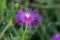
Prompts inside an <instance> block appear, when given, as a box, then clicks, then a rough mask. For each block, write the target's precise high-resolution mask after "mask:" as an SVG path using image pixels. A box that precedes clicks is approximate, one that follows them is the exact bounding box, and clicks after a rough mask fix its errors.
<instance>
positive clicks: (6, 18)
mask: <svg viewBox="0 0 60 40" xmlns="http://www.w3.org/2000/svg"><path fill="white" fill-rule="evenodd" d="M27 8H33V9H37V12H38V13H40V15H41V16H42V20H41V21H40V23H39V24H38V25H37V27H33V28H29V29H28V30H27V34H26V36H25V40H49V38H50V37H51V36H52V35H53V34H55V33H60V0H0V40H21V39H20V37H21V36H22V32H23V30H24V29H25V28H23V27H22V26H23V25H17V24H14V23H13V20H14V15H15V13H16V12H17V11H18V10H21V9H27Z"/></svg>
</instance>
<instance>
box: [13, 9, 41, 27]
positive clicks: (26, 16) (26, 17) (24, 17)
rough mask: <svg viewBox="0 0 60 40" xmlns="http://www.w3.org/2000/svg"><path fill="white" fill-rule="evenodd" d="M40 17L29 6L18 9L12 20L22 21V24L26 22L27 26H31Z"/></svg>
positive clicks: (19, 22)
mask: <svg viewBox="0 0 60 40" xmlns="http://www.w3.org/2000/svg"><path fill="white" fill-rule="evenodd" d="M40 19H41V16H40V14H38V13H37V12H36V10H32V8H29V9H27V10H25V11H23V10H19V11H18V12H17V13H16V14H15V19H14V22H15V23H17V24H22V23H24V25H25V24H26V22H28V27H32V26H34V25H36V24H37V23H38V22H39V21H40Z"/></svg>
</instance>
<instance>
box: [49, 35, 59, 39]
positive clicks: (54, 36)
mask: <svg viewBox="0 0 60 40" xmlns="http://www.w3.org/2000/svg"><path fill="white" fill-rule="evenodd" d="M50 40H60V34H55V35H53V36H52V37H51V38H50Z"/></svg>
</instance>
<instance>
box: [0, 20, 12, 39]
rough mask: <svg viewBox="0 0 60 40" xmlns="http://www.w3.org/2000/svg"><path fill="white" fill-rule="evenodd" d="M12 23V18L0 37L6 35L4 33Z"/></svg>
mask: <svg viewBox="0 0 60 40" xmlns="http://www.w3.org/2000/svg"><path fill="white" fill-rule="evenodd" d="M10 25H12V20H10V21H9V22H8V24H7V26H6V27H5V28H4V29H3V31H2V32H1V34H0V39H1V38H2V37H3V36H4V33H5V32H6V30H8V29H9V28H10V27H9V26H10Z"/></svg>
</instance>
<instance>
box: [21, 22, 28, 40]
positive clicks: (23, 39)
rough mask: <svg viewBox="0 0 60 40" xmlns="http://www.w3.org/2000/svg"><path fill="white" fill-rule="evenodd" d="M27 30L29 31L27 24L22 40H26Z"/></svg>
mask: <svg viewBox="0 0 60 40" xmlns="http://www.w3.org/2000/svg"><path fill="white" fill-rule="evenodd" d="M27 29H28V23H27V22H26V28H25V30H24V32H23V33H22V39H21V40H25V36H26V32H27Z"/></svg>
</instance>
